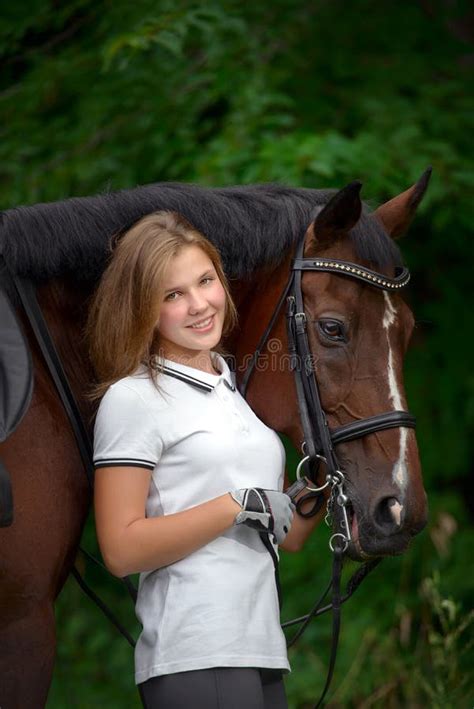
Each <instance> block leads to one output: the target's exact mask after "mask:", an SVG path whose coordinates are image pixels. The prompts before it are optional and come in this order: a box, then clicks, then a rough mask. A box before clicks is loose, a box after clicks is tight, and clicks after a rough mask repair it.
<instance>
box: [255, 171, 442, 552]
mask: <svg viewBox="0 0 474 709" xmlns="http://www.w3.org/2000/svg"><path fill="white" fill-rule="evenodd" d="M428 179H429V173H425V175H424V176H423V177H422V178H421V179H420V181H419V182H418V183H417V184H415V185H414V186H413V187H412V188H411V189H409V190H407V191H406V192H404V193H402V194H401V195H399V196H398V197H395V198H394V199H392V200H391V201H390V202H387V203H386V204H384V205H382V206H381V207H379V208H378V209H377V210H376V211H375V212H372V213H369V212H368V211H367V210H366V209H365V208H364V210H362V205H361V202H360V198H359V190H360V184H359V183H353V184H351V185H349V186H348V187H346V188H345V189H344V190H341V191H340V192H338V193H337V194H336V195H335V196H334V197H333V198H332V199H331V200H330V201H329V202H328V203H327V204H326V206H324V207H323V208H322V209H321V210H320V211H319V213H318V215H317V216H316V218H315V220H314V222H312V223H311V224H310V226H309V228H308V230H307V232H306V236H305V250H304V255H305V257H310V258H313V257H320V258H329V259H338V260H343V261H348V262H352V263H355V264H360V265H361V266H363V267H366V268H370V269H373V270H376V271H377V272H379V273H382V274H384V275H385V276H388V277H393V276H394V270H395V267H396V266H397V265H400V261H399V258H400V257H399V254H398V249H397V247H396V245H395V243H394V241H393V239H394V238H396V237H397V236H398V235H399V234H401V233H403V232H404V231H405V230H406V228H407V227H408V224H409V222H410V220H411V218H412V216H413V214H414V212H415V209H416V207H417V205H418V203H419V202H420V200H421V198H422V196H423V193H424V191H425V189H426V186H427V183H428ZM285 269H286V270H287V269H288V264H286V265H285V268H283V269H282V272H281V273H282V275H283V272H284V270H285ZM280 287H281V281H280ZM272 290H273V288H272V286H271V285H270V286H269V288H268V289H267V290H266V294H271V296H270V295H268V297H272V298H273V300H274V297H275V293H274V291H273V293H272ZM302 293H303V301H304V308H305V312H306V319H307V332H308V339H309V345H310V350H311V355H312V360H313V363H314V370H315V373H316V377H317V381H318V385H319V391H320V395H321V402H322V407H323V409H324V411H325V413H326V416H327V419H328V423H329V426H330V428H331V429H332V428H337V427H339V426H343V425H344V424H348V423H351V422H354V421H357V420H361V419H366V418H369V417H372V416H376V415H378V414H382V413H386V412H388V411H393V410H398V411H400V410H407V403H406V397H405V390H404V385H403V372H402V370H403V358H404V355H405V352H406V349H407V346H408V342H409V340H410V336H411V333H412V330H413V325H414V319H413V315H412V313H411V311H410V309H409V307H408V306H407V304H406V303H405V302H404V301H403V298H402V296H401V294H400V293H399V292H387V291H385V290H378V289H376V288H374V287H372V286H370V285H368V284H366V283H364V282H360V281H358V280H356V279H354V278H350V277H347V276H343V275H339V274H336V273H320V272H314V271H310V272H305V273H303V276H302ZM262 300H263V301H266V304H267V307H268V300H267V298H265V297H264V298H263V299H262ZM260 307H262V306H260ZM253 316H254V318H256V319H257V324H258V323H260V326H259V329H260V331H261V329H262V320H263V311H262V319H259V315H258V310H257V311H253ZM283 321H284V318H283V317H281V318H280V319H279V321H278V323H277V325H276V327H275V329H274V330H273V331H272V334H271V337H272V340H271V341H269V349H270V350H271V348H272V347H273V359H272V360H271V361H270V366H267V367H262V368H261V369H260V371H259V372H258V373H257V372H256V373H255V377H254V381H253V383H252V386H251V387H250V388H249V394H248V399H249V401H250V403H251V405H252V406H253V407H254V409H255V410H256V411H257V413H258V414H259V415H260V416H261V417H262V418H264V420H265V421H266V422H267V423H268V424H269V425H272V426H274V427H275V428H276V429H277V430H279V431H280V432H282V433H286V434H288V435H289V436H290V438H291V439H292V441H293V443H294V444H295V445H296V446H297V448H300V446H301V442H302V440H303V438H304V435H303V432H302V427H301V423H300V417H299V412H298V406H297V399H296V395H295V386H294V382H293V375H292V373H291V372H289V371H288V369H289V368H288V366H281V365H284V363H285V361H286V362H287V360H285V350H286V344H285V343H286V342H287V337H286V333H285V329H284V322H283ZM254 324H255V320H254ZM254 326H255V325H254ZM278 341H281V342H282V343H284V344H283V346H282V348H281V352H280V353H278V354H279V356H280V359H279V360H277V359H276V355H275V353H276V352H277V349H278V348H277V347H276V345H275V343H276V342H278ZM336 455H337V459H338V462H339V464H340V468H341V469H342V471H343V472H344V474H345V476H346V480H347V493H348V495H349V498H350V507H349V509H350V511H351V517H352V519H351V527H352V537H353V540H354V542H353V543H352V544H351V548H350V549H349V553H350V554H351V555H352V556H353V557H355V558H363V557H365V556H383V555H389V554H397V553H401V552H403V551H404V550H405V549H406V547H407V546H408V543H409V541H410V539H411V537H412V536H413V535H415V534H417V533H418V532H420V531H421V529H423V527H424V526H425V524H426V518H427V505H426V495H425V492H424V489H423V483H422V478H421V468H420V461H419V457H418V449H417V444H416V439H415V433H414V431H413V429H411V428H406V427H397V428H391V429H388V430H381V431H377V432H375V433H370V434H368V435H364V436H362V437H361V438H358V439H357V440H351V441H349V442H346V443H340V444H338V445H337V446H336Z"/></svg>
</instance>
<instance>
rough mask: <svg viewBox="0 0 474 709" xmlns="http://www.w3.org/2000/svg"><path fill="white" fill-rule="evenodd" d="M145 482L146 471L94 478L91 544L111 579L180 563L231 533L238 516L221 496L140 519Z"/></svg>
mask: <svg viewBox="0 0 474 709" xmlns="http://www.w3.org/2000/svg"><path fill="white" fill-rule="evenodd" d="M150 481H151V471H150V470H148V469H146V468H138V467H126V466H114V467H109V468H108V467H104V468H98V469H97V470H96V472H95V486H94V488H95V489H94V510H95V523H96V529H97V538H98V540H99V546H100V550H101V552H102V556H103V559H104V562H105V565H106V566H107V568H108V570H109V571H110V572H111V573H112V574H114V576H118V577H123V576H128V575H129V574H134V573H138V572H141V571H151V570H152V569H157V568H159V567H161V566H167V565H168V564H172V563H174V562H175V561H178V560H179V559H182V558H184V557H185V556H187V555H188V554H191V553H192V552H194V551H196V550H197V549H199V548H200V547H203V546H204V545H206V544H208V543H209V542H210V541H212V540H213V539H216V538H217V537H218V536H220V535H221V534H222V533H223V532H225V531H226V530H227V529H229V528H230V527H232V525H233V524H234V520H235V517H236V515H237V514H238V513H239V511H240V510H241V507H240V505H239V504H238V503H237V502H235V500H233V499H232V497H231V496H230V495H229V494H228V493H226V494H225V495H222V496H220V497H216V498H215V499H213V500H209V501H208V502H204V503H203V504H202V505H197V506H196V507H193V508H191V509H189V510H185V511H184V512H177V513H176V514H171V515H164V516H162V517H150V518H146V517H145V504H146V499H147V495H148V489H149V486H150Z"/></svg>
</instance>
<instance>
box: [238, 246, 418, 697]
mask: <svg viewBox="0 0 474 709" xmlns="http://www.w3.org/2000/svg"><path fill="white" fill-rule="evenodd" d="M304 245H305V239H304V237H303V238H302V239H301V240H300V241H299V243H298V245H297V248H296V253H295V258H294V259H293V261H292V264H291V270H290V274H289V277H288V280H287V283H286V285H285V287H284V289H283V291H282V293H281V296H280V298H279V300H278V303H277V305H276V307H275V310H274V311H273V314H272V316H271V318H270V321H269V323H268V325H267V327H266V329H265V331H264V332H263V334H262V336H261V338H260V340H259V342H258V344H257V347H256V349H255V352H254V354H253V356H252V358H251V360H250V362H249V365H248V367H247V369H246V370H245V373H244V376H243V378H242V382H241V384H240V392H241V394H242V396H243V397H244V398H245V396H246V394H247V391H248V386H249V382H250V379H251V377H252V375H253V374H254V372H255V371H256V368H257V366H258V362H259V359H260V357H261V355H262V352H263V351H264V348H265V346H266V343H267V341H268V339H269V337H270V334H271V332H272V330H273V327H274V325H275V323H276V321H277V318H278V316H279V315H280V313H281V311H282V309H283V306H284V304H285V303H286V324H287V327H286V329H287V337H288V351H289V355H290V370H291V371H293V373H294V377H295V385H296V396H297V403H298V410H299V415H300V420H301V426H302V429H303V435H304V441H303V444H302V453H303V458H302V459H301V461H300V462H299V464H298V466H297V469H296V481H295V482H294V483H293V485H291V486H290V487H289V488H288V489H287V490H286V493H287V494H288V495H289V496H290V497H291V498H292V499H294V498H296V496H298V495H299V493H300V492H301V491H302V490H303V489H304V488H306V489H307V490H308V492H307V493H306V494H305V495H303V496H301V497H299V498H298V500H297V501H296V509H297V512H298V513H299V514H300V515H301V516H303V517H311V516H313V515H315V514H317V513H318V512H319V510H320V509H321V507H322V506H323V504H324V501H325V499H327V510H326V518H325V519H326V523H327V524H328V525H329V526H332V531H333V534H332V536H331V538H330V540H329V547H330V549H331V552H332V553H333V555H334V556H333V576H332V581H331V583H330V584H329V586H328V587H327V588H326V591H325V592H324V594H323V595H322V596H321V598H320V599H319V600H318V602H317V603H316V604H315V606H314V607H313V608H312V609H311V611H310V613H308V614H307V615H305V616H302V617H301V618H296V619H294V620H292V621H288V622H286V623H284V624H283V626H282V627H289V626H291V625H296V624H300V625H301V627H300V629H299V630H298V632H297V633H296V635H295V636H294V638H293V639H292V640H291V641H290V643H289V645H292V644H293V643H294V642H295V641H296V640H297V639H298V638H299V637H300V636H301V634H302V632H303V631H304V630H305V628H306V627H307V626H308V624H309V622H310V621H311V620H312V618H314V617H316V616H318V615H321V614H322V613H324V612H326V611H328V610H330V609H331V608H332V610H333V639H332V648H331V658H330V663H329V670H328V675H327V679H326V684H325V687H324V690H323V693H322V695H321V698H320V699H319V701H318V704H317V707H319V706H321V705H322V702H323V700H324V697H325V695H326V693H327V691H328V689H329V685H330V682H331V679H332V674H333V671H334V665H335V659H336V652H337V643H338V637H339V628H340V606H341V603H343V602H344V601H345V600H347V599H348V598H349V597H350V596H351V595H352V593H353V592H354V591H355V590H356V588H357V587H358V586H359V584H360V583H361V582H362V580H363V579H364V578H365V576H367V574H368V573H369V572H370V571H371V570H372V569H373V568H375V566H376V565H377V564H378V563H379V561H380V559H379V558H374V559H370V560H368V561H367V562H366V563H365V564H364V565H362V566H361V567H360V568H359V569H358V571H356V572H355V574H354V575H353V577H352V578H351V579H350V580H349V583H348V589H347V592H346V594H345V595H344V596H343V597H341V590H340V580H341V573H342V563H343V557H344V554H345V552H346V550H347V548H348V546H349V543H350V542H351V541H352V538H351V529H350V523H349V514H348V509H347V507H348V505H349V504H350V500H349V497H348V496H347V494H346V492H345V484H346V478H345V475H344V473H343V471H342V470H341V468H340V465H339V463H338V460H337V455H336V451H335V446H336V445H338V444H340V443H346V442H348V441H353V440H355V439H357V438H361V437H362V436H367V435H369V434H371V433H375V432H377V431H384V430H386V429H390V428H398V427H401V426H403V427H407V428H415V426H416V419H415V417H414V416H413V415H412V414H410V413H409V412H407V411H388V412H385V413H382V414H377V415H376V416H371V417H368V418H365V419H359V420H357V421H353V422H351V423H348V424H345V425H344V426H339V427H338V428H334V429H330V428H329V425H328V422H327V418H326V414H325V412H324V410H323V408H322V405H321V397H320V393H319V386H318V381H317V378H316V372H315V368H314V364H313V357H312V354H311V350H310V346H309V340H308V332H307V317H306V313H305V308H304V302H303V291H302V287H301V279H302V274H303V272H306V271H321V272H325V273H334V274H337V275H338V276H344V277H349V278H353V279H356V280H358V281H361V282H362V283H364V284H366V285H369V286H372V287H373V288H377V289H379V290H383V291H387V292H394V291H398V290H400V289H401V288H404V287H405V286H406V285H407V284H408V282H409V280H410V273H409V271H408V269H406V268H404V267H397V269H396V272H395V277H394V278H390V277H388V276H385V275H384V274H381V273H378V272H376V271H373V270H371V269H368V268H365V267H363V266H361V265H359V264H356V263H352V262H350V261H341V260H338V259H328V258H320V257H314V258H304V255H303V253H304ZM321 462H323V463H324V465H325V469H326V476H325V480H324V481H319V483H320V484H319V483H318V479H317V478H318V473H319V468H320V463H321ZM303 469H304V470H305V473H304V474H303V472H302V471H303ZM310 500H313V505H312V507H311V508H310V509H309V511H308V510H306V511H305V510H304V509H303V507H306V505H307V503H308V501H310ZM331 586H332V591H333V593H332V603H330V604H329V605H327V606H325V607H322V604H323V602H324V599H325V597H326V596H327V594H328V592H329V590H330V588H331Z"/></svg>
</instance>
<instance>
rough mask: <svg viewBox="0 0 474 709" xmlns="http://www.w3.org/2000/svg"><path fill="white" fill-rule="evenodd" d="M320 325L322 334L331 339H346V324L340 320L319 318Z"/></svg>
mask: <svg viewBox="0 0 474 709" xmlns="http://www.w3.org/2000/svg"><path fill="white" fill-rule="evenodd" d="M318 327H319V330H320V331H321V332H322V334H323V335H324V336H325V337H328V338H329V339H331V340H338V341H344V340H346V333H345V329H344V325H343V323H342V322H339V320H318Z"/></svg>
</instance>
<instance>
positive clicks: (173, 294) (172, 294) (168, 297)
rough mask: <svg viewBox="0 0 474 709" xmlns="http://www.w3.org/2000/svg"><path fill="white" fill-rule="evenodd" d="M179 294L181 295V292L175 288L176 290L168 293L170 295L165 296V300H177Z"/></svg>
mask: <svg viewBox="0 0 474 709" xmlns="http://www.w3.org/2000/svg"><path fill="white" fill-rule="evenodd" d="M178 295H179V292H178V291H177V290H175V291H173V293H168V295H167V296H166V297H165V300H168V301H170V300H176V298H177V297H178Z"/></svg>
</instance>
